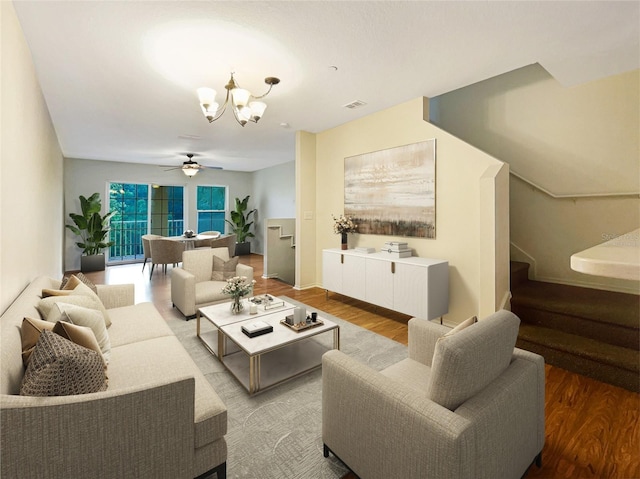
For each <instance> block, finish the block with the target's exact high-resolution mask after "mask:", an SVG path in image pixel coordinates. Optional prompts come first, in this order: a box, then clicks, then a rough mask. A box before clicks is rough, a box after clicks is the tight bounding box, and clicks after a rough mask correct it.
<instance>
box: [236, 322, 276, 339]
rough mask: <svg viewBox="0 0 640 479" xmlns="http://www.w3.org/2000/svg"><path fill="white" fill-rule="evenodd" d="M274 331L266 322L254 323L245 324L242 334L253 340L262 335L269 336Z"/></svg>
mask: <svg viewBox="0 0 640 479" xmlns="http://www.w3.org/2000/svg"><path fill="white" fill-rule="evenodd" d="M272 331H273V326H271V325H270V324H268V323H265V322H264V321H254V322H253V323H249V324H245V325H243V326H242V332H243V333H244V334H246V335H247V336H249V337H250V338H253V337H255V336H260V335H262V334H267V333H270V332H272Z"/></svg>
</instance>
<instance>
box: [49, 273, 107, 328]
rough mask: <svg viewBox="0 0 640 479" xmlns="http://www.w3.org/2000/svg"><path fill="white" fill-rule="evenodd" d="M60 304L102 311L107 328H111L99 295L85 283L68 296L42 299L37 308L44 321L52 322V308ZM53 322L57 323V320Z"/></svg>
mask: <svg viewBox="0 0 640 479" xmlns="http://www.w3.org/2000/svg"><path fill="white" fill-rule="evenodd" d="M58 303H66V304H74V305H76V306H82V307H84V308H91V309H95V310H97V311H100V312H101V313H102V317H103V318H104V322H105V324H106V325H107V328H108V327H109V326H111V319H110V318H109V314H108V313H107V310H106V308H105V307H104V305H103V304H102V301H100V298H98V295H97V294H95V293H94V292H93V291H91V288H89V287H88V286H87V285H85V284H84V283H80V284H79V285H78V286H76V288H75V289H74V290H73V291H72V292H71V294H70V295H68V296H49V297H48V298H42V299H41V300H40V301H39V302H38V304H37V308H38V311H40V316H42V319H46V320H47V321H51V319H49V313H50V312H51V308H52V307H53V306H54V305H55V304H58ZM53 322H55V320H54V321H53Z"/></svg>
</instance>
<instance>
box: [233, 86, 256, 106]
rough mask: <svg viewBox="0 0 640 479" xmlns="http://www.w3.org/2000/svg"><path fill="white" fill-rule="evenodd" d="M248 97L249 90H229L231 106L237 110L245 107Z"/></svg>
mask: <svg viewBox="0 0 640 479" xmlns="http://www.w3.org/2000/svg"><path fill="white" fill-rule="evenodd" d="M250 96H251V93H250V92H249V90H245V89H243V88H234V89H233V90H231V98H232V100H233V105H234V106H235V107H236V108H238V109H241V108H243V107H245V106H246V105H247V103H248V102H249V97H250Z"/></svg>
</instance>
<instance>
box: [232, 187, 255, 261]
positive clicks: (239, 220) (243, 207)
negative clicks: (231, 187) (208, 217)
mask: <svg viewBox="0 0 640 479" xmlns="http://www.w3.org/2000/svg"><path fill="white" fill-rule="evenodd" d="M248 205H249V195H247V196H245V198H244V199H243V200H242V201H240V198H236V209H235V211H232V212H231V221H229V220H225V221H226V222H227V223H229V224H230V225H231V233H233V234H235V235H236V252H235V254H236V256H240V255H244V254H249V253H251V244H250V243H249V242H248V241H247V238H253V237H255V235H254V234H253V233H252V232H251V231H249V230H250V229H251V226H252V225H253V221H249V219H250V218H251V215H253V214H254V213H255V212H256V210H255V209H253V210H251V211H249V212H247V213H245V212H246V211H247V208H248V207H249V206H248Z"/></svg>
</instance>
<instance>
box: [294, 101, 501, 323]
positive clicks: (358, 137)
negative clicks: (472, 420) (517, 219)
mask: <svg viewBox="0 0 640 479" xmlns="http://www.w3.org/2000/svg"><path fill="white" fill-rule="evenodd" d="M426 112H428V101H427V100H426V99H424V98H418V99H415V100H412V101H410V102H407V103H404V104H401V105H398V106H396V107H393V108H390V109H388V110H384V111H381V112H378V113H374V114H372V115H369V116H367V117H364V118H361V119H359V120H355V121H352V122H349V123H347V124H344V125H341V126H339V127H336V128H333V129H330V130H327V131H324V132H321V133H318V134H317V135H311V134H308V133H306V134H304V135H305V136H304V137H303V138H302V139H303V142H302V143H304V144H303V145H302V146H301V148H300V149H301V150H303V149H304V154H301V156H300V158H299V159H298V161H299V163H300V164H301V165H303V166H304V165H305V164H306V163H307V161H308V167H309V169H310V168H311V166H312V165H315V177H313V176H312V175H311V174H307V175H304V176H302V175H301V176H299V177H298V178H299V180H301V181H302V183H301V184H300V185H299V188H300V189H301V190H302V191H305V190H307V189H315V191H316V199H315V212H314V214H315V218H316V220H315V230H316V233H315V244H314V242H313V241H311V239H308V240H307V241H302V242H300V241H299V242H298V247H297V250H298V254H299V255H300V256H301V257H308V255H309V254H310V251H311V250H312V249H313V259H314V263H313V264H310V263H308V262H304V261H303V262H300V263H298V264H300V265H301V267H300V268H298V269H299V270H301V274H308V272H309V271H311V270H312V269H313V274H314V282H315V284H316V285H318V286H321V285H322V256H321V252H322V249H324V248H335V247H338V244H339V243H340V240H339V237H338V236H337V235H335V234H334V233H333V220H332V218H331V215H332V214H333V215H338V214H340V213H342V212H343V210H344V158H346V157H349V156H354V155H357V154H361V153H367V152H372V151H377V150H382V149H386V148H392V147H395V146H401V145H407V144H411V143H416V142H419V141H424V140H427V139H431V138H435V139H436V210H437V211H436V239H435V240H427V239H418V238H398V237H391V236H377V235H357V234H356V235H353V238H351V240H350V247H354V246H370V247H374V248H376V249H380V247H381V246H382V244H383V243H384V242H385V241H392V240H404V241H407V242H408V243H409V246H410V247H411V248H413V249H414V252H415V254H416V255H417V256H421V257H430V258H438V259H446V260H448V261H449V265H450V282H449V289H450V306H449V314H448V315H447V316H446V317H445V320H446V321H447V322H448V323H450V324H455V323H458V322H460V321H462V320H464V319H466V318H467V317H469V316H471V315H474V314H479V315H481V316H485V315H486V314H489V313H490V312H493V311H495V310H496V309H497V308H498V307H499V303H500V301H501V299H502V298H503V297H504V296H505V295H506V294H507V292H508V288H507V285H508V281H509V279H508V274H509V273H508V252H506V251H505V247H504V245H505V240H504V238H505V237H507V238H508V234H509V233H508V220H506V219H505V217H508V204H505V205H497V204H496V202H495V199H494V198H495V196H493V197H490V196H491V195H489V196H487V195H486V194H481V190H483V191H485V188H488V189H489V190H495V192H496V193H495V194H496V195H497V196H498V197H500V195H502V196H504V194H505V192H506V191H508V187H509V186H508V182H507V175H506V174H504V172H505V171H507V170H508V168H507V167H506V166H504V165H503V164H502V163H501V162H499V161H497V160H495V159H494V158H492V157H490V156H489V155H487V154H485V153H483V152H481V151H479V150H478V149H476V148H474V147H473V146H470V145H468V144H466V143H464V142H462V141H460V140H458V139H457V138H455V137H453V136H452V135H451V134H449V133H446V132H444V131H442V130H441V129H439V128H437V127H435V126H434V125H432V124H430V123H428V122H427V121H425V118H426V116H427V115H426ZM310 137H315V148H314V145H313V142H312V141H311V138H310ZM299 146H300V145H299ZM303 147H304V148H303ZM485 183H486V184H485ZM485 193H486V191H485ZM298 198H299V197H298ZM309 204H311V202H309ZM302 211H304V206H303V205H301V206H300V208H299V213H300V214H301V212H302ZM498 214H501V215H502V216H503V217H502V218H499V217H498V216H497V215H498ZM300 217H301V216H300V215H299V216H298V218H300ZM481 218H483V219H486V220H487V221H486V222H485V221H481ZM299 223H300V224H301V225H302V226H301V229H302V232H303V233H304V231H305V228H306V226H305V225H307V224H309V222H307V221H304V220H303V221H300V222H299ZM505 228H506V229H505ZM481 238H484V240H485V241H482V242H481V241H480V239H481ZM488 251H489V252H488ZM487 254H489V255H491V257H492V258H493V259H492V260H490V261H485V260H484V259H483V258H485V256H486V255H487ZM485 259H486V258H485ZM487 282H489V283H491V287H489V288H487V287H486V283H487Z"/></svg>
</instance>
